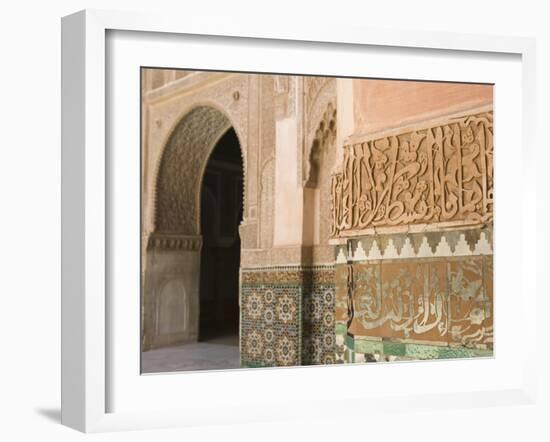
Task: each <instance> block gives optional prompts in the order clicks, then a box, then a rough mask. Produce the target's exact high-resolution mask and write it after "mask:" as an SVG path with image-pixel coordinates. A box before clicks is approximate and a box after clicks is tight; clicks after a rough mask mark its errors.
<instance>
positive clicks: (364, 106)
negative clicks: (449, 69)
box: [353, 80, 493, 134]
mask: <svg viewBox="0 0 550 442" xmlns="http://www.w3.org/2000/svg"><path fill="white" fill-rule="evenodd" d="M353 96H354V101H353V109H354V124H355V133H356V134H368V133H373V132H378V131H381V130H385V129H390V128H394V127H400V126H404V125H408V124H411V123H415V122H419V121H422V120H427V119H430V118H433V117H436V116H441V115H448V114H451V113H455V112H459V111H462V110H466V109H470V108H475V107H479V106H483V105H488V104H492V102H493V86H492V85H481V84H479V85H477V84H458V83H433V82H416V81H397V80H395V81H393V80H392V81H388V80H385V81H380V80H353Z"/></svg>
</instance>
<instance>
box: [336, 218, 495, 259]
mask: <svg viewBox="0 0 550 442" xmlns="http://www.w3.org/2000/svg"><path fill="white" fill-rule="evenodd" d="M492 241H493V232H492V228H490V227H485V228H482V229H468V230H455V231H442V232H430V233H405V234H389V235H370V236H366V237H361V238H359V239H356V240H349V241H348V245H347V247H345V246H339V247H337V253H336V264H345V263H347V262H348V261H358V262H360V261H371V260H388V259H413V258H438V257H451V256H477V255H492V254H493V248H492Z"/></svg>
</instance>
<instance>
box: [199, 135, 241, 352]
mask: <svg viewBox="0 0 550 442" xmlns="http://www.w3.org/2000/svg"><path fill="white" fill-rule="evenodd" d="M242 215H243V164H242V157H241V149H240V145H239V140H238V138H237V134H236V133H235V131H234V130H233V128H230V129H229V130H228V131H227V132H226V133H225V134H224V135H223V136H222V138H221V139H220V140H219V141H218V143H217V144H216V146H215V148H214V150H213V152H212V154H211V155H210V158H209V160H208V164H207V166H206V170H205V172H204V178H203V183H202V189H201V235H202V241H203V242H202V252H201V270H200V272H201V275H200V320H199V341H212V340H216V341H220V340H221V341H222V342H227V343H228V344H232V345H238V334H239V263H240V252H241V242H240V238H239V230H238V228H239V224H240V222H241V220H242Z"/></svg>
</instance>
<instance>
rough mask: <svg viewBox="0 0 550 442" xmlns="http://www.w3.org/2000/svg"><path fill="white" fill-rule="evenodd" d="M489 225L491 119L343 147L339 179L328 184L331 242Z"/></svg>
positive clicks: (480, 116) (454, 121)
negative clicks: (371, 232) (428, 227)
mask: <svg viewBox="0 0 550 442" xmlns="http://www.w3.org/2000/svg"><path fill="white" fill-rule="evenodd" d="M492 218H493V113H492V111H489V112H483V113H477V114H474V115H466V116H461V117H457V118H451V119H449V120H448V122H446V123H445V124H440V125H436V126H429V127H424V128H420V129H417V130H414V131H409V132H406V133H401V134H396V135H391V136H386V137H383V138H377V139H366V140H364V141H362V142H357V143H354V144H350V145H347V146H345V147H344V161H343V168H342V172H341V173H337V174H334V175H333V176H332V183H331V232H330V234H331V236H332V237H339V236H346V234H348V235H349V234H352V232H357V231H360V230H364V229H368V228H373V227H376V228H377V227H391V226H408V225H414V224H441V225H445V226H453V225H477V224H483V223H489V222H491V221H492Z"/></svg>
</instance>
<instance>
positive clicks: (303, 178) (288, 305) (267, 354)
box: [135, 66, 494, 374]
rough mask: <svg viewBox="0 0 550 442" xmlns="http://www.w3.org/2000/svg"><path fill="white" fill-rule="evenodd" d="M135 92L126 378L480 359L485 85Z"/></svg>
mask: <svg viewBox="0 0 550 442" xmlns="http://www.w3.org/2000/svg"><path fill="white" fill-rule="evenodd" d="M139 75H140V84H141V91H140V95H141V129H140V130H141V134H140V138H141V172H140V173H141V177H140V178H141V185H140V192H141V195H140V201H141V220H140V226H141V238H140V239H139V241H140V244H141V248H140V250H141V260H140V262H141V275H140V277H141V281H140V285H141V293H135V297H136V299H137V297H140V299H141V319H140V320H141V343H140V345H141V373H142V374H151V373H167V372H180V371H181V372H186V371H187V372H189V371H198V370H227V369H251V368H263V367H289V366H290V367H292V366H309V365H331V364H352V363H364V364H368V363H394V362H401V361H433V360H442V359H443V360H445V359H457V358H492V357H493V356H494V355H493V350H494V340H493V322H494V312H493V296H494V294H493V221H494V219H493V195H494V190H493V181H494V179H493V156H494V143H493V87H494V85H493V84H484V83H483V84H482V83H458V82H434V81H423V80H421V79H418V80H411V79H379V78H351V77H347V78H340V77H331V76H323V75H298V74H286V73H285V74H279V73H276V74H274V73H262V72H229V71H208V70H190V69H168V68H165V67H156V66H152V67H145V66H144V67H141V69H140V72H139ZM136 314H137V312H136Z"/></svg>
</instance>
